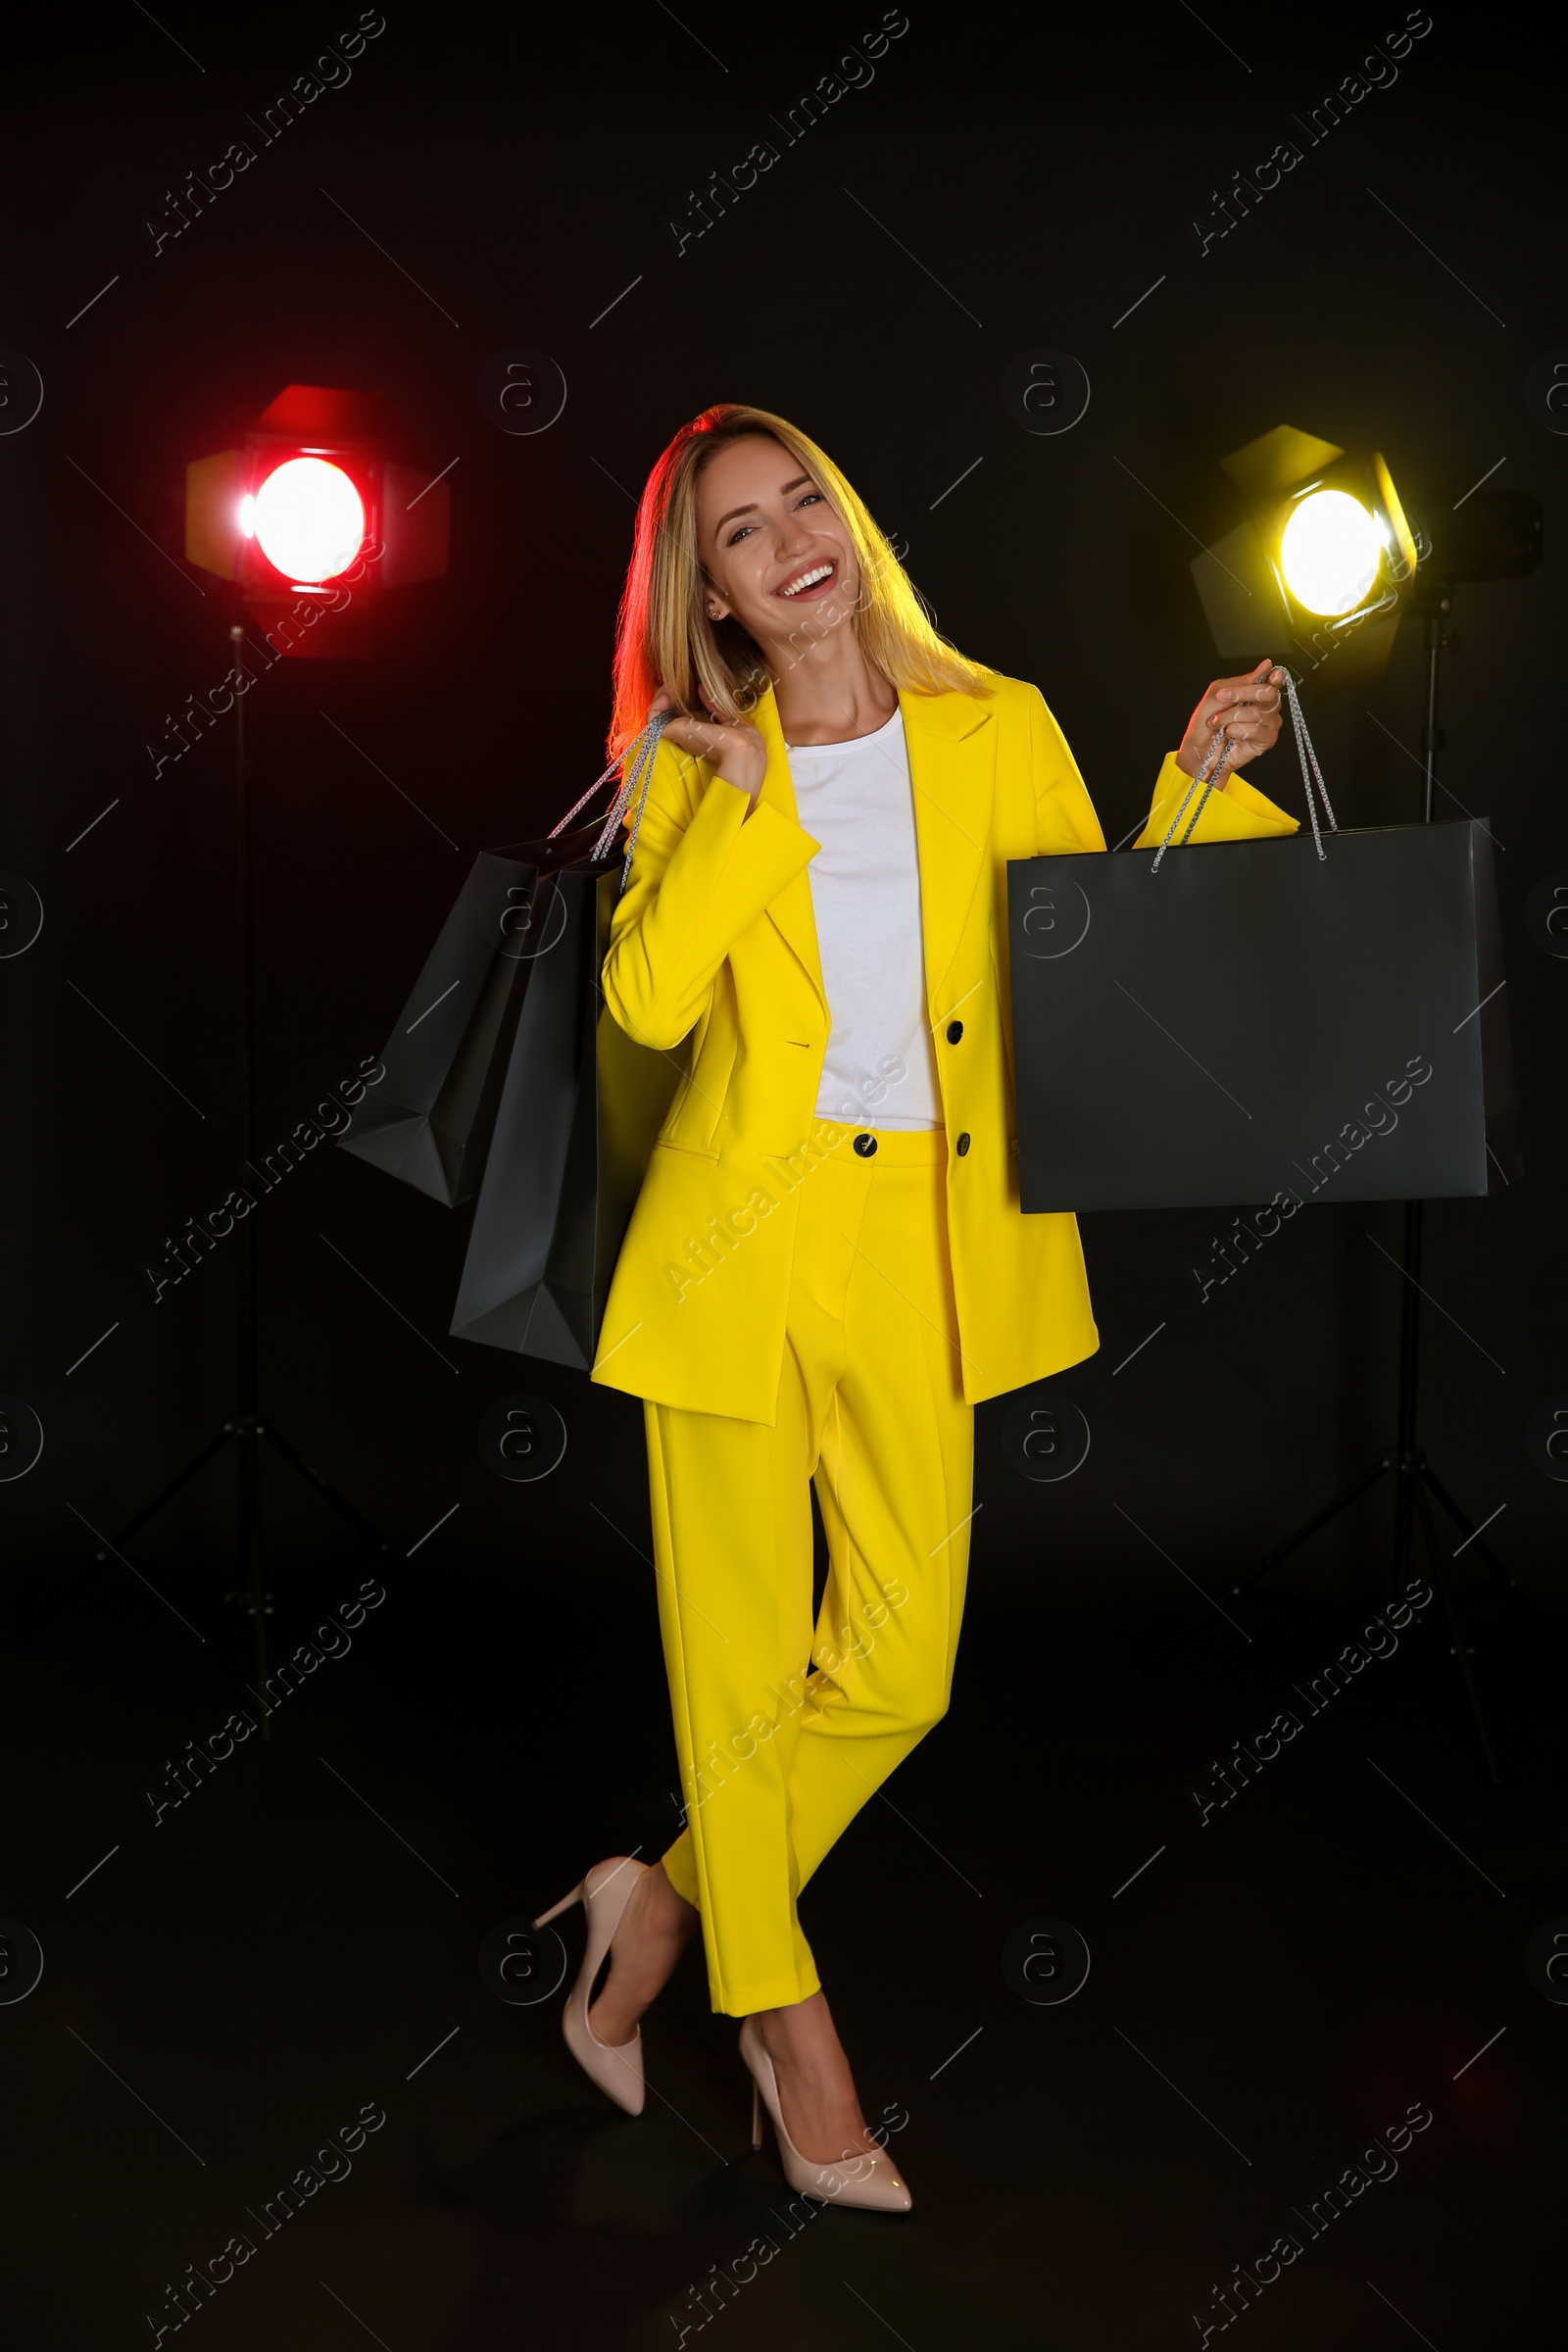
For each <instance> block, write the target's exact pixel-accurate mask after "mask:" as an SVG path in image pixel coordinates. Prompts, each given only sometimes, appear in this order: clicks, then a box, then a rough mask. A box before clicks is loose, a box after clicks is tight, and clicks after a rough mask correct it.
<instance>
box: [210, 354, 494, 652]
mask: <svg viewBox="0 0 1568 2352" xmlns="http://www.w3.org/2000/svg"><path fill="white" fill-rule="evenodd" d="M380 408H381V400H380V395H379V393H374V392H350V391H344V390H332V389H328V388H326V387H324V386H321V385H317V384H290V385H288V386H287V388H286V389H285V390H284V391H282V392H280V393H279V394H278V396H277V398H276V399H275V400H274V401H273V402H272V403H271V404H270V407H268V408H266V409H264V410H263V412H262V414H261V416H260V417H257V419H256V422H255V423H254V424H253V425H252V427H251V429H250V432H249V433H248V434H247V436H246V439H245V445H244V447H243V448H242V449H224V450H220V451H219V452H218V453H217V455H216V456H214V457H210V458H198V459H196V460H195V461H194V462H193V463H192V464H191V465H190V466H187V467H186V469H185V554H186V558H187V560H188V561H189V562H190V563H192V564H199V565H200V566H201V568H202V569H203V570H204V571H210V572H213V573H215V574H216V575H217V577H218V578H219V579H222V580H232V581H234V582H235V583H236V585H237V586H238V588H239V591H240V598H241V603H242V605H243V607H244V608H245V611H246V613H247V616H248V617H250V618H252V619H253V620H254V623H255V625H256V626H257V627H258V628H259V629H260V630H262V631H263V633H264V634H266V636H267V637H268V639H269V642H270V644H271V645H272V646H273V647H274V649H275V650H276V651H277V652H279V653H283V654H291V655H300V656H303V655H312V656H317V657H320V656H328V657H338V658H341V657H344V656H353V655H364V654H368V652H369V651H370V637H371V618H372V615H373V613H374V609H375V605H376V603H377V602H378V600H379V598H380V596H381V595H382V593H383V592H384V591H385V590H386V589H388V588H401V587H404V586H406V585H407V584H408V583H409V582H410V581H412V580H427V579H434V578H436V577H437V576H438V575H439V574H440V573H441V572H444V571H445V569H446V567H447V527H448V499H447V486H446V484H445V482H443V481H434V482H432V480H431V479H430V477H429V476H428V475H427V474H422V473H417V472H416V471H415V470H414V468H413V467H412V466H396V465H393V464H392V463H391V462H390V461H389V460H388V459H386V458H384V457H383V456H382V455H381V452H380V446H379V432H380Z"/></svg>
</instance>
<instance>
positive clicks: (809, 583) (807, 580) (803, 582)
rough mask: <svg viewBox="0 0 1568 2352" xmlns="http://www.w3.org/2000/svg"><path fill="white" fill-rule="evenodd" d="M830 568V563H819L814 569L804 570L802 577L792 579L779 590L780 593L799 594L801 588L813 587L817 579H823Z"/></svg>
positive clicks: (786, 594) (785, 594)
mask: <svg viewBox="0 0 1568 2352" xmlns="http://www.w3.org/2000/svg"><path fill="white" fill-rule="evenodd" d="M832 568H833V566H832V564H818V565H817V567H816V569H815V570H814V571H809V572H806V573H805V574H804V575H803V577H802V578H800V579H798V580H792V581H791V583H790V585H789V586H788V587H787V588H785V589H782V590H781V591H780V594H781V595H784V596H799V595H800V593H801V591H802V589H803V588H814V587H815V586H816V583H817V581H818V580H825V579H826V578H827V576H828V573H829V572H830V571H831V570H832Z"/></svg>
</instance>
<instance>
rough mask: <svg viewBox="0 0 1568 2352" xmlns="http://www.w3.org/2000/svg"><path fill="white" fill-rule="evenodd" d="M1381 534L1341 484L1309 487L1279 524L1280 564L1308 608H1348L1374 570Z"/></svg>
mask: <svg viewBox="0 0 1568 2352" xmlns="http://www.w3.org/2000/svg"><path fill="white" fill-rule="evenodd" d="M1382 555H1383V538H1382V534H1381V532H1380V531H1379V529H1378V526H1377V522H1376V520H1375V518H1374V517H1373V516H1372V515H1369V514H1368V512H1367V510H1366V508H1365V507H1363V506H1362V504H1361V502H1360V500H1359V499H1357V498H1351V497H1350V496H1349V494H1348V491H1345V490H1313V491H1311V492H1310V493H1309V494H1308V495H1307V497H1305V498H1303V499H1302V501H1301V503H1300V505H1299V507H1298V508H1297V509H1296V512H1295V513H1294V514H1293V515H1292V516H1291V519H1290V521H1289V522H1288V523H1287V524H1286V526H1285V533H1284V537H1283V538H1282V539H1281V541H1280V569H1281V570H1282V571H1283V572H1284V574H1285V581H1286V585H1287V587H1288V588H1289V589H1290V592H1291V594H1292V595H1293V596H1294V597H1295V599H1296V601H1297V603H1298V604H1299V605H1300V606H1302V607H1303V608H1304V609H1305V611H1306V612H1308V613H1325V614H1327V613H1353V612H1354V611H1355V608H1356V606H1357V605H1359V604H1361V603H1363V602H1364V601H1365V599H1366V597H1367V595H1368V593H1369V592H1370V590H1371V587H1372V584H1373V582H1374V581H1375V580H1376V578H1377V576H1378V565H1379V563H1380V561H1381V559H1382Z"/></svg>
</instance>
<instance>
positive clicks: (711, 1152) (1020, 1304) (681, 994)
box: [593, 678, 1296, 1422]
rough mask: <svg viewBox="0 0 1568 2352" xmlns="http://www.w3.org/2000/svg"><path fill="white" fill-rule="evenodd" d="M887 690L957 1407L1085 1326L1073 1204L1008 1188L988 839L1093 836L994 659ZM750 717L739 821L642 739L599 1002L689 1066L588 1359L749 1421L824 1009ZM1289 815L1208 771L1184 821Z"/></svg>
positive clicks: (702, 780)
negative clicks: (752, 749)
mask: <svg viewBox="0 0 1568 2352" xmlns="http://www.w3.org/2000/svg"><path fill="white" fill-rule="evenodd" d="M899 704H900V708H901V709H902V711H903V713H904V728H905V738H906V741H907V747H908V756H909V772H910V776H911V778H912V781H913V785H914V819H915V834H916V842H917V848H918V854H919V864H920V913H921V928H922V932H923V945H924V950H925V978H926V1002H927V1009H928V1013H929V1017H930V1021H931V1029H932V1035H933V1037H934V1038H935V1041H936V1053H937V1068H938V1076H939V1081H940V1085H941V1089H942V1104H943V1111H944V1116H945V1123H946V1127H947V1131H948V1134H949V1136H950V1137H952V1138H953V1139H954V1142H955V1144H956V1143H957V1139H958V1138H959V1137H960V1136H964V1135H966V1136H967V1137H968V1138H969V1142H968V1145H967V1147H965V1148H962V1149H961V1152H960V1151H956V1152H954V1153H953V1154H952V1155H951V1157H950V1160H949V1165H948V1184H947V1191H948V1223H949V1244H950V1248H951V1251H952V1261H953V1287H954V1291H955V1293H956V1299H957V1308H958V1329H959V1333H960V1337H961V1342H962V1348H963V1389H964V1396H965V1397H966V1398H967V1400H968V1402H969V1403H970V1404H977V1403H979V1402H981V1400H982V1399H983V1398H985V1397H998V1396H1001V1395H1003V1394H1004V1393H1005V1391H1006V1390H1008V1389H1017V1388H1022V1387H1024V1386H1025V1385H1026V1384H1027V1383H1028V1382H1029V1381H1032V1380H1039V1379H1042V1378H1043V1377H1044V1376H1045V1375H1046V1374H1047V1373H1050V1372H1057V1371H1060V1370H1061V1369H1062V1368H1063V1366H1065V1365H1067V1364H1075V1363H1077V1362H1079V1361H1080V1360H1081V1359H1082V1358H1083V1357H1084V1356H1086V1355H1091V1354H1093V1352H1094V1350H1095V1348H1097V1347H1098V1346H1099V1335H1098V1334H1097V1332H1096V1330H1095V1323H1094V1317H1093V1315H1092V1313H1091V1311H1090V1305H1089V1286H1088V1283H1087V1280H1086V1278H1085V1274H1084V1261H1083V1251H1082V1250H1081V1248H1080V1246H1079V1241H1078V1228H1077V1222H1076V1220H1075V1219H1074V1218H1073V1217H1071V1216H1067V1215H1047V1216H1024V1215H1023V1214H1022V1213H1021V1211H1020V1209H1019V1206H1018V1172H1017V1121H1016V1117H1015V1114H1014V1110H1013V1092H1012V1024H1011V1011H1010V1005H1009V1001H1008V993H1007V860H1008V858H1032V857H1035V856H1037V855H1039V854H1042V853H1046V852H1054V851H1064V850H1103V848H1104V846H1105V843H1104V836H1103V834H1102V832H1101V830H1100V825H1099V822H1098V820H1097V818H1096V816H1095V811H1094V808H1093V806H1092V804H1091V802H1090V798H1089V795H1088V793H1087V791H1086V790H1085V788H1084V782H1083V778H1082V777H1081V776H1080V775H1079V773H1078V769H1077V766H1076V765H1075V763H1074V760H1073V757H1072V754H1071V752H1069V750H1068V749H1067V745H1066V743H1065V741H1064V740H1063V737H1062V734H1061V730H1060V728H1059V727H1058V726H1057V725H1056V722H1055V720H1054V718H1053V717H1052V715H1051V712H1050V711H1048V710H1047V708H1046V705H1045V703H1044V701H1043V700H1042V698H1041V695H1040V693H1039V690H1038V689H1037V688H1036V687H1033V686H1027V685H1024V684H1021V683H1020V682H1019V681H1018V680H1017V679H1015V678H999V679H998V680H997V685H996V691H995V693H994V694H991V695H988V696H986V697H985V698H984V699H983V700H982V699H980V698H977V697H973V696H970V695H964V694H941V695H931V696H923V695H913V694H901V695H900V697H899ZM756 723H757V725H758V727H759V729H760V732H761V735H762V737H763V740H764V741H765V743H766V745H767V774H766V778H765V780H764V782H763V785H762V790H761V794H760V799H759V802H758V805H757V808H756V809H755V811H754V812H753V813H752V815H751V816H750V817H748V816H747V813H746V809H747V803H746V796H745V794H744V793H740V792H737V791H736V790H735V788H734V787H733V786H732V785H729V784H725V783H722V782H715V781H714V778H713V771H712V769H711V767H709V766H708V765H707V763H706V762H704V761H700V760H691V759H689V758H687V757H685V756H684V755H682V754H680V753H677V752H676V751H675V749H674V746H673V745H670V744H661V745H660V747H659V751H658V754H657V756H656V758H655V760H654V767H653V775H652V779H651V781H650V784H649V788H648V800H647V806H646V809H645V812H644V816H643V823H642V830H641V832H640V834H639V836H638V841H637V853H636V856H635V858H633V861H632V870H631V882H630V887H629V888H628V889H627V891H626V894H625V896H624V897H623V898H622V899H621V901H620V904H619V907H617V909H616V912H615V918H614V923H613V929H612V933H611V944H610V953H609V956H608V957H607V959H606V963H605V975H604V982H605V995H606V999H607V1001H608V1003H609V1005H610V1008H611V1011H612V1012H613V1015H614V1017H615V1019H616V1020H617V1021H618V1022H619V1023H620V1025H621V1027H622V1028H623V1029H625V1030H626V1031H627V1032H628V1034H629V1035H630V1036H632V1037H634V1038H638V1039H640V1040H641V1041H642V1042H643V1043H644V1044H645V1045H651V1046H657V1047H660V1048H662V1049H663V1050H664V1051H666V1052H670V1053H673V1052H674V1051H675V1050H676V1049H677V1048H681V1047H682V1046H684V1047H685V1067H686V1068H687V1070H688V1071H689V1072H690V1075H689V1078H688V1079H687V1080H686V1081H685V1082H684V1083H683V1084H682V1086H681V1087H680V1089H679V1091H678V1092H677V1095H676V1098H675V1102H674V1103H673V1105H672V1107H671V1109H670V1113H669V1116H668V1118H667V1119H666V1120H665V1122H664V1127H663V1131H662V1135H661V1137H660V1141H659V1144H658V1146H657V1147H656V1149H655V1151H654V1153H653V1157H652V1162H651V1165H650V1167H649V1170H648V1175H647V1179H646V1181H645V1183H644V1185H643V1189H642V1195H641V1198H640V1199H639V1201H638V1203H637V1207H636V1210H635V1213H634V1215H633V1217H632V1221H631V1227H630V1230H629V1231H628V1233H627V1236H626V1240H625V1244H624V1246H623V1248H622V1250H621V1253H620V1262H619V1264H618V1266H617V1268H616V1271H615V1277H614V1282H613V1287H612V1290H611V1293H610V1299H609V1302H608V1305H607V1308H606V1312H605V1320H604V1329H603V1332H602V1334H601V1337H600V1345H599V1353H598V1358H597V1361H596V1363H595V1366H594V1374H593V1377H594V1378H595V1379H596V1380H599V1381H604V1382H607V1383H608V1384H609V1385H610V1386H611V1387H612V1388H618V1389H626V1390H629V1391H630V1393H631V1394H632V1395H633V1396H634V1397H648V1398H652V1399H654V1400H656V1401H657V1402H659V1403H661V1404H671V1405H680V1406H684V1407H685V1408H686V1409H688V1410H689V1411H694V1412H708V1413H727V1414H733V1415H735V1416H736V1417H737V1418H739V1419H742V1420H748V1421H766V1422H771V1421H772V1419H773V1414H774V1404H775V1398H776V1395H777V1390H778V1378H779V1366H780V1363H781V1361H782V1355H783V1347H784V1314H785V1303H786V1300H787V1298H788V1294H789V1283H790V1267H791V1264H792V1261H793V1245H794V1235H795V1225H796V1213H797V1212H796V1187H797V1185H798V1183H799V1177H800V1166H799V1154H800V1152H801V1148H802V1145H803V1143H804V1142H805V1141H806V1139H807V1138H808V1137H809V1133H810V1128H811V1124H812V1119H813V1116H814V1105H815V1103H816V1097H817V1090H818V1087H819V1086H820V1084H821V1077H822V1057H823V1054H824V1053H825V1051H826V1047H827V1039H828V1029H829V1024H830V1015H829V1011H828V1004H827V998H826V996H825V994H824V991H823V986H822V967H821V964H820V962H819V960H818V957H817V948H816V926H815V924H814V922H813V920H812V915H811V891H810V884H809V879H808V876H807V870H806V869H807V866H808V864H809V860H810V858H811V857H812V856H813V854H814V853H815V850H816V846H817V845H816V843H815V842H814V841H812V840H811V838H810V836H809V834H807V833H804V832H803V831H802V830H801V827H800V825H799V824H798V823H797V821H796V814H795V795H794V793H793V791H792V789H791V786H790V772H789V762H788V759H787V756H786V752H785V746H784V739H783V736H782V733H781V732H780V728H779V722H778V713H777V711H776V709H775V707H774V701H773V696H772V694H771V692H769V693H768V694H767V695H766V696H765V697H764V698H763V700H762V702H761V704H760V706H759V708H758V711H757V712H756ZM1188 781H1189V779H1188V778H1187V777H1186V776H1185V775H1184V774H1183V773H1182V771H1181V769H1180V768H1178V767H1177V765H1176V762H1175V759H1174V756H1173V757H1171V758H1170V759H1167V760H1166V761H1165V764H1164V766H1163V768H1162V769H1161V771H1160V774H1159V778H1158V781H1157V783H1156V786H1155V792H1154V805H1153V812H1152V816H1151V820H1150V828H1149V830H1151V831H1152V832H1153V837H1154V839H1155V840H1157V839H1158V838H1159V834H1160V832H1162V831H1163V829H1164V826H1165V824H1167V823H1168V822H1169V819H1170V815H1171V813H1173V811H1174V809H1175V806H1176V803H1177V801H1178V800H1179V798H1180V796H1181V794H1182V793H1184V792H1185V791H1186V789H1187V785H1188ZM1295 830H1296V825H1295V820H1294V819H1293V818H1291V817H1288V816H1286V815H1285V814H1284V813H1283V812H1282V811H1281V810H1280V809H1276V808H1275V807H1274V806H1273V804H1272V803H1271V802H1269V801H1266V800H1265V799H1264V798H1263V796H1262V795H1261V794H1260V793H1257V792H1254V791H1253V790H1252V788H1251V787H1250V785H1249V784H1248V783H1247V782H1246V781H1245V780H1244V779H1243V778H1241V777H1233V778H1232V779H1231V780H1230V782H1229V783H1228V785H1227V786H1226V788H1225V790H1224V791H1223V792H1222V793H1221V792H1216V793H1214V794H1213V795H1212V796H1211V797H1210V799H1209V802H1208V806H1207V808H1206V809H1204V811H1203V815H1202V818H1201V822H1200V825H1199V827H1198V831H1197V833H1196V835H1195V836H1194V838H1195V840H1198V841H1232V840H1237V839H1239V838H1243V837H1245V836H1250V835H1262V834H1278V833H1289V832H1294V831H1295ZM867 1123H868V1124H874V1121H868V1122H867ZM792 1155H793V1156H794V1157H795V1159H796V1163H797V1164H796V1166H795V1168H794V1169H793V1170H792V1168H791V1165H790V1162H791V1158H792ZM792 1177H793V1181H792Z"/></svg>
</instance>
